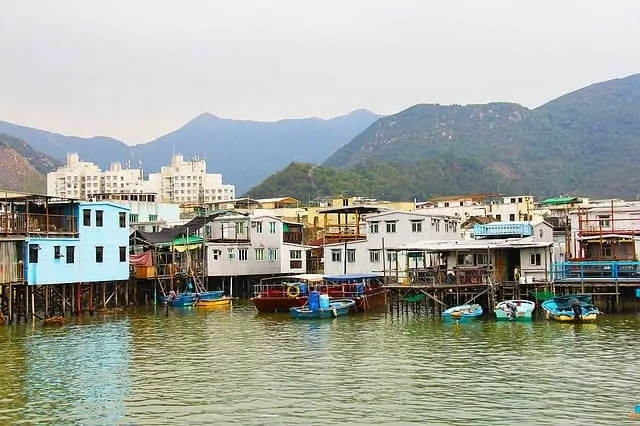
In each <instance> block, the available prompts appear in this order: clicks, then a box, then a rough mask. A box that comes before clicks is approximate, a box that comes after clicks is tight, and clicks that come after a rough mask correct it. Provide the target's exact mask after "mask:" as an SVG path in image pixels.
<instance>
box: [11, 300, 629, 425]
mask: <svg viewBox="0 0 640 426" xmlns="http://www.w3.org/2000/svg"><path fill="white" fill-rule="evenodd" d="M639 322H640V321H639V318H638V317H636V316H620V317H618V316H603V317H602V318H601V319H599V321H598V323H597V324H583V325H574V324H557V323H547V322H545V321H537V322H535V323H533V324H524V323H522V324H521V323H515V324H514V323H495V322H491V321H486V322H479V323H469V324H461V325H456V324H443V323H441V322H440V321H438V320H433V319H424V318H400V319H398V318H397V317H391V316H387V315H385V314H376V315H369V316H353V317H344V318H338V319H336V320H329V321H315V322H308V321H300V320H299V321H292V320H290V319H289V318H288V317H287V316H286V315H280V316H261V315H256V314H255V312H254V310H253V308H252V307H251V306H234V308H233V310H232V311H210V312H201V311H195V310H190V311H189V310H187V311H174V310H172V311H170V312H169V316H168V317H165V316H164V311H160V312H159V313H158V315H154V313H153V312H148V311H147V312H145V311H139V312H137V313H131V314H129V315H124V314H119V316H115V315H112V316H106V317H94V318H82V319H81V321H80V322H78V323H74V324H72V325H70V326H67V327H64V328H57V329H43V328H41V327H38V326H36V327H32V326H31V325H28V326H24V325H21V326H14V327H5V328H0V354H1V355H0V356H1V357H2V361H3V368H2V371H1V373H0V424H20V423H25V424H33V423H38V424H87V425H89V424H100V425H103V424H242V425H266V424H269V425H272V424H356V423H359V424H410V423H415V424H430V425H435V424H479V425H483V424H486V425H500V424H503V425H513V424H532V425H533V424H535V425H541V424H549V425H551V424H553V425H557V424H563V425H585V424H590V425H599V424H601V425H605V424H606V425H619V424H625V423H629V424H634V422H633V421H632V420H630V419H629V418H628V417H627V415H628V413H629V412H631V411H633V408H634V406H635V405H636V404H638V403H640V392H639V391H638V390H637V384H638V383H640V369H639V368H638V367H639V363H638V361H637V355H638V354H639V353H640V341H639V340H638V333H637V329H638V325H639Z"/></svg>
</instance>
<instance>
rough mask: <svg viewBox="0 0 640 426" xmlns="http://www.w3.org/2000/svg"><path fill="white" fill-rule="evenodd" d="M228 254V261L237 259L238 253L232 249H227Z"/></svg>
mask: <svg viewBox="0 0 640 426" xmlns="http://www.w3.org/2000/svg"><path fill="white" fill-rule="evenodd" d="M227 253H228V259H229V260H233V259H235V258H236V251H235V250H234V249H232V248H230V249H227Z"/></svg>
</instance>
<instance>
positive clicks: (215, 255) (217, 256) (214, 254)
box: [211, 250, 222, 260]
mask: <svg viewBox="0 0 640 426" xmlns="http://www.w3.org/2000/svg"><path fill="white" fill-rule="evenodd" d="M220 256H222V252H221V251H220V250H213V251H212V252H211V257H212V258H213V260H220Z"/></svg>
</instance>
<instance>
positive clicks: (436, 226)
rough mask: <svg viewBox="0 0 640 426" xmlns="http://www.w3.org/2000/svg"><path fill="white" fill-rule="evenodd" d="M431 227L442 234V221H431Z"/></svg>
mask: <svg viewBox="0 0 640 426" xmlns="http://www.w3.org/2000/svg"><path fill="white" fill-rule="evenodd" d="M431 225H432V226H433V229H434V230H435V232H440V219H433V220H432V221H431Z"/></svg>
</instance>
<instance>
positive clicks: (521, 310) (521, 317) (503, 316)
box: [494, 299, 536, 321]
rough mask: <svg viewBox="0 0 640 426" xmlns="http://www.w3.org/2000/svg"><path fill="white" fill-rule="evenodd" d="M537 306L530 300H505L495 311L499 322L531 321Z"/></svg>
mask: <svg viewBox="0 0 640 426" xmlns="http://www.w3.org/2000/svg"><path fill="white" fill-rule="evenodd" d="M535 309H536V304H535V303H534V302H532V301H530V300H520V299H515V300H505V301H503V302H500V303H498V304H497V305H496V307H495V309H494V311H495V313H496V319H497V320H498V321H531V320H532V319H533V311H534V310H535Z"/></svg>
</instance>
